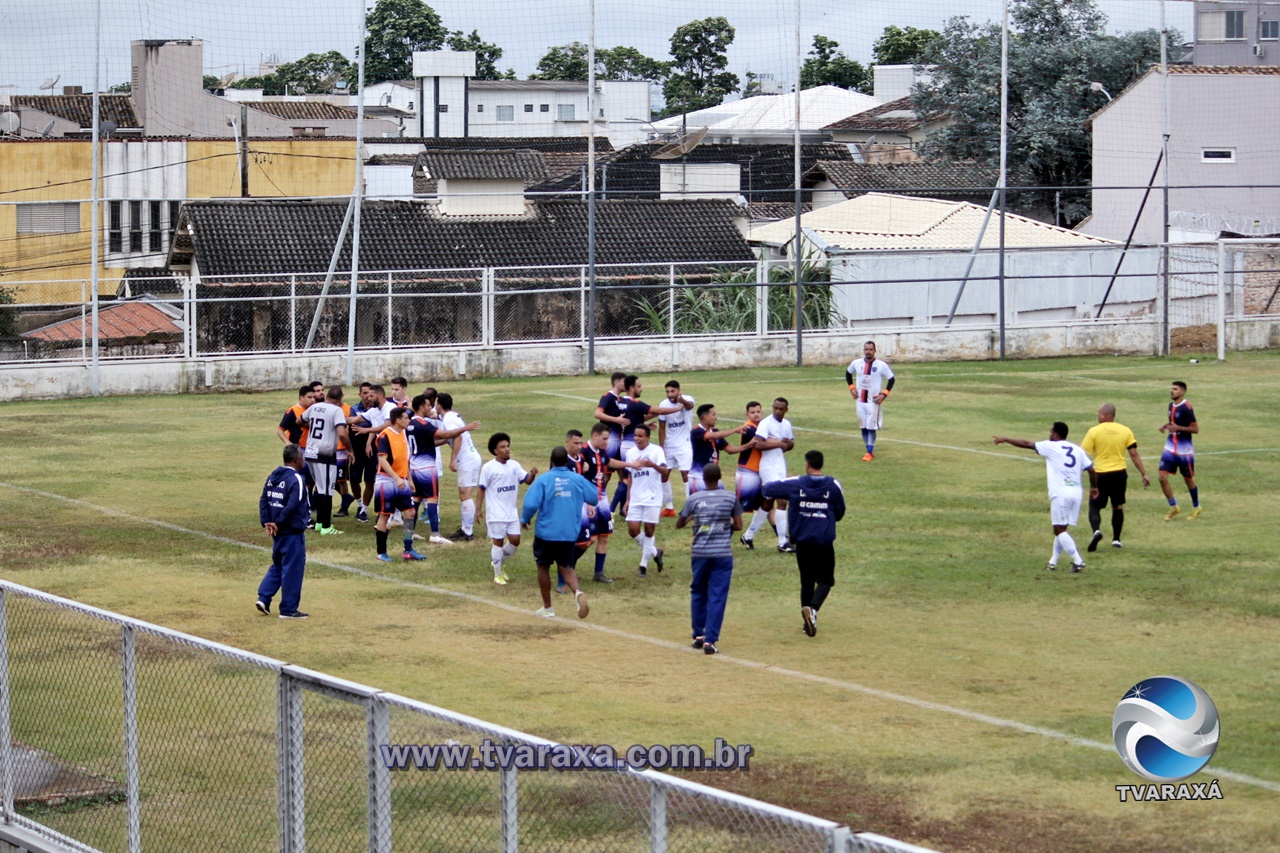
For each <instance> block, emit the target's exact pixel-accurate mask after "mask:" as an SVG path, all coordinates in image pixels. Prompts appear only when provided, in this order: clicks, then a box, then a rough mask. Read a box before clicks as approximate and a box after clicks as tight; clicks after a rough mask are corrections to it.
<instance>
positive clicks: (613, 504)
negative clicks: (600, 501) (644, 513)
mask: <svg viewBox="0 0 1280 853" xmlns="http://www.w3.org/2000/svg"><path fill="white" fill-rule="evenodd" d="M626 502H627V481H626V480H625V479H623V480H618V488H616V489H614V490H613V500H611V501H610V502H609V512H613V511H615V510H616V509H617V508H618V507H620V506H622V505H623V504H624V503H626Z"/></svg>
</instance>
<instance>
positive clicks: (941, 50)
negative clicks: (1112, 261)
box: [912, 0, 1180, 223]
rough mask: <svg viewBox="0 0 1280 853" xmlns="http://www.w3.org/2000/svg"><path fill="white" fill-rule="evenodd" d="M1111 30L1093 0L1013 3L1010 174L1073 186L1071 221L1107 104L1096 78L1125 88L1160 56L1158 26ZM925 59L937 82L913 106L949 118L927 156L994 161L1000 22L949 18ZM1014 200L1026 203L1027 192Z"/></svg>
mask: <svg viewBox="0 0 1280 853" xmlns="http://www.w3.org/2000/svg"><path fill="white" fill-rule="evenodd" d="M1105 26H1106V18H1105V16H1104V15H1102V13H1101V12H1099V11H1098V9H1097V7H1096V6H1095V5H1094V2H1093V0H1013V2H1012V5H1011V6H1010V31H1011V32H1010V36H1009V142H1008V152H1009V162H1008V168H1009V173H1010V174H1011V175H1016V176H1018V180H1019V181H1020V182H1022V183H1024V184H1026V183H1028V182H1029V184H1030V185H1032V186H1043V187H1063V188H1068V187H1070V188H1075V191H1074V192H1062V195H1061V201H1062V206H1063V207H1062V210H1063V215H1064V217H1065V219H1066V221H1067V222H1068V223H1074V222H1077V221H1079V220H1080V219H1082V218H1083V217H1084V216H1085V215H1087V214H1088V212H1089V197H1088V192H1087V191H1086V190H1085V189H1083V188H1084V187H1085V186H1087V185H1088V183H1089V179H1090V174H1091V169H1092V147H1091V140H1090V137H1089V130H1088V126H1087V120H1088V117H1089V115H1090V114H1091V113H1093V112H1094V111H1095V110H1097V109H1098V108H1099V107H1100V106H1101V104H1100V103H1099V100H1098V95H1096V94H1095V93H1093V92H1091V91H1090V88H1089V84H1090V83H1091V82H1093V81H1098V82H1101V83H1102V84H1103V85H1104V86H1105V87H1106V88H1107V89H1108V90H1110V91H1112V92H1119V91H1120V90H1122V89H1124V88H1125V87H1126V86H1128V85H1129V84H1130V83H1131V82H1132V81H1133V80H1135V79H1136V78H1137V77H1138V76H1140V75H1141V74H1143V73H1145V72H1146V70H1147V69H1148V68H1149V67H1150V66H1151V65H1153V64H1156V63H1157V62H1158V61H1159V56H1160V34H1159V33H1158V32H1156V31H1155V30H1144V31H1140V32H1131V33H1125V34H1123V35H1116V36H1112V35H1107V33H1106V31H1105ZM1170 37H1171V38H1172V39H1174V40H1175V41H1176V40H1177V39H1179V38H1180V36H1179V35H1178V34H1176V33H1174V34H1171V36H1170ZM921 61H922V62H923V63H925V64H931V65H935V66H936V70H935V72H934V74H933V80H932V82H931V83H929V84H924V85H919V86H917V87H916V89H915V91H914V93H913V95H912V106H913V107H914V108H915V111H916V113H917V114H920V115H930V114H946V115H949V116H950V117H951V119H952V123H950V124H949V125H947V126H946V127H943V128H941V129H938V130H935V131H934V132H932V133H931V134H930V135H929V137H928V139H926V141H925V144H924V150H923V153H924V154H925V156H930V157H938V158H942V159H947V160H972V161H976V162H978V163H982V164H986V165H997V164H998V163H999V144H1000V25H999V24H996V23H990V22H988V23H985V24H975V23H973V22H971V21H970V20H969V19H968V18H965V17H957V18H952V19H951V20H950V21H948V22H947V25H946V28H945V29H944V30H943V33H942V36H941V37H940V38H939V39H937V40H935V41H934V42H932V43H931V44H930V46H929V48H928V49H927V50H926V52H925V54H924V55H923V56H922V57H921ZM1010 183H1011V184H1013V183H1014V181H1012V180H1011V181H1010ZM1017 198H1020V199H1021V200H1022V201H1023V202H1024V203H1025V202H1026V201H1027V200H1028V199H1029V195H1028V194H1020V195H1019V196H1017Z"/></svg>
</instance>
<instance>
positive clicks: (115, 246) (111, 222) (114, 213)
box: [107, 201, 124, 252]
mask: <svg viewBox="0 0 1280 853" xmlns="http://www.w3.org/2000/svg"><path fill="white" fill-rule="evenodd" d="M120 207H121V205H120V202H118V201H109V202H107V251H108V252H123V251H124V243H123V237H122V236H121V235H122V234H123V232H124V224H123V223H124V217H122V216H121V215H120Z"/></svg>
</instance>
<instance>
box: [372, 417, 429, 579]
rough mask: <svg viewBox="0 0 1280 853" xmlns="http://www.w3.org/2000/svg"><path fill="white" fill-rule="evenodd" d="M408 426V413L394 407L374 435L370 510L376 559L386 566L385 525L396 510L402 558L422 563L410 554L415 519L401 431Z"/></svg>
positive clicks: (406, 449) (406, 444) (406, 447)
mask: <svg viewBox="0 0 1280 853" xmlns="http://www.w3.org/2000/svg"><path fill="white" fill-rule="evenodd" d="M408 426H409V410H408V409H406V408H404V407H403V406H396V407H395V408H394V409H392V410H391V414H390V416H389V417H388V418H387V425H386V428H385V429H384V430H382V432H380V433H378V439H377V444H376V447H377V454H378V475H377V478H376V479H375V480H374V484H373V508H374V511H375V512H376V513H377V514H378V523H377V524H376V525H375V527H376V530H377V538H378V559H379V560H382V561H383V562H390V561H391V557H390V556H389V555H388V554H387V524H388V522H389V521H390V520H391V515H392V513H394V512H395V511H396V510H399V511H400V515H401V517H402V518H403V519H404V554H403V555H402V556H403V557H404V559H406V560H425V559H426V557H425V556H423V555H422V554H419V553H418V552H417V551H415V550H413V529H414V527H415V526H416V524H417V516H416V513H415V512H414V508H413V490H412V488H411V487H410V484H409V441H408V439H407V438H406V437H405V434H404V431H405V428H406V427H408Z"/></svg>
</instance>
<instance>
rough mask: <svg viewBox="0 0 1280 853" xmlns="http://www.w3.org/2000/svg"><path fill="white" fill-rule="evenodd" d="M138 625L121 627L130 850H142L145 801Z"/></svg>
mask: <svg viewBox="0 0 1280 853" xmlns="http://www.w3.org/2000/svg"><path fill="white" fill-rule="evenodd" d="M133 641H134V629H133V627H132V626H130V625H123V626H121V628H120V670H121V675H122V677H123V682H124V778H125V783H124V785H125V800H126V803H127V806H126V808H127V813H126V820H127V823H126V827H127V829H126V836H125V841H126V844H127V845H128V849H129V853H140V851H141V850H142V820H141V817H142V816H141V811H140V809H141V805H140V803H139V793H138V659H137V656H136V654H135V651H134V644H133Z"/></svg>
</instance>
